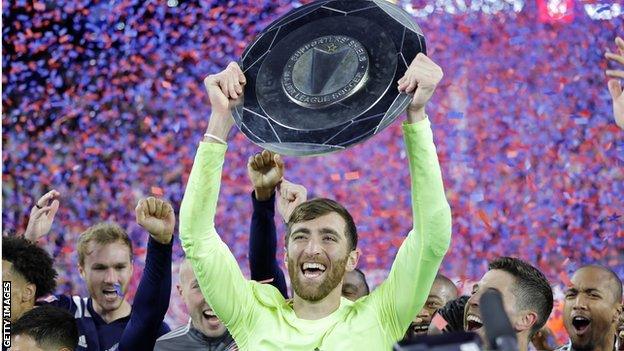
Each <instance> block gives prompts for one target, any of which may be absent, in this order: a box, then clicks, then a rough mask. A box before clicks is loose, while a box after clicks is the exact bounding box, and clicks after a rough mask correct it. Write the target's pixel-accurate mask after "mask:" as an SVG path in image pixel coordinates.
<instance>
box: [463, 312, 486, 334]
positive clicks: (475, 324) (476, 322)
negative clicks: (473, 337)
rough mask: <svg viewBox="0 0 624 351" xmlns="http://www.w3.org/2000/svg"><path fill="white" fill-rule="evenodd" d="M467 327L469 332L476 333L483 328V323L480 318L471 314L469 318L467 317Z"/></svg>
mask: <svg viewBox="0 0 624 351" xmlns="http://www.w3.org/2000/svg"><path fill="white" fill-rule="evenodd" d="M466 326H467V328H468V331H475V330H477V329H479V328H481V327H482V326H483V322H482V321H481V318H479V317H478V316H475V315H474V314H469V315H468V317H466Z"/></svg>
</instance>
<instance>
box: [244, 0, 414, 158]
mask: <svg viewBox="0 0 624 351" xmlns="http://www.w3.org/2000/svg"><path fill="white" fill-rule="evenodd" d="M425 50H426V48H425V38H424V36H423V33H422V31H421V29H420V27H418V25H417V24H416V23H414V21H413V20H412V18H411V17H410V16H409V14H407V13H406V12H405V11H403V10H402V9H401V8H399V7H397V6H396V5H393V4H391V3H389V2H387V1H386V0H368V1H367V0H332V1H317V2H313V3H311V4H308V5H305V6H302V7H300V8H297V9H295V10H293V11H291V12H289V13H288V14H286V15H285V16H283V17H282V18H280V19H279V20H277V21H275V22H274V23H272V24H271V25H270V26H269V27H268V28H266V29H265V30H264V31H263V32H262V33H261V34H260V35H259V36H258V38H256V39H255V40H254V42H253V43H252V44H251V45H249V47H248V48H247V49H246V50H245V52H244V53H243V57H242V59H241V62H240V66H241V68H242V70H243V72H244V73H245V77H246V79H247V84H246V86H245V94H244V103H243V104H240V105H238V106H237V107H236V108H235V110H234V114H233V115H234V120H235V121H236V124H237V125H238V127H239V129H240V130H241V131H242V132H243V133H244V134H245V135H246V136H247V137H248V138H249V139H250V140H251V141H252V142H254V143H256V144H258V145H259V146H261V147H263V148H265V149H268V150H271V151H274V152H277V153H280V154H284V155H293V156H306V155H319V154H324V153H328V152H333V151H338V150H343V149H345V148H347V147H349V146H350V145H353V144H356V143H358V142H361V141H364V140H366V139H368V138H370V137H371V136H373V135H375V134H376V133H378V132H379V131H381V130H383V129H384V128H386V127H387V126H388V125H390V123H392V121H394V119H396V117H397V116H398V115H399V114H400V113H401V112H403V110H404V109H405V108H406V107H407V105H408V104H409V102H410V99H411V97H410V96H409V95H407V94H405V93H399V92H398V90H397V84H396V82H397V80H398V79H399V78H401V77H402V76H403V74H404V73H405V71H406V70H407V67H408V66H409V64H410V62H411V60H412V59H413V58H414V57H415V56H416V55H417V54H418V53H419V52H423V53H426V51H425Z"/></svg>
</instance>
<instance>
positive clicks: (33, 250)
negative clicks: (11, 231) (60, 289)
mask: <svg viewBox="0 0 624 351" xmlns="http://www.w3.org/2000/svg"><path fill="white" fill-rule="evenodd" d="M2 260H4V261H8V262H11V263H12V264H13V268H12V270H13V271H14V272H17V273H19V274H20V275H21V276H22V277H24V279H26V281H28V282H29V283H32V284H35V287H36V291H35V299H37V298H40V297H42V296H45V295H48V294H50V293H52V292H53V291H54V289H55V288H56V271H55V270H54V267H53V264H54V261H53V260H52V258H51V257H50V255H48V253H47V252H46V251H45V250H44V249H42V248H40V247H39V246H37V245H35V244H33V243H31V242H30V241H28V240H26V239H24V238H22V237H16V236H3V237H2Z"/></svg>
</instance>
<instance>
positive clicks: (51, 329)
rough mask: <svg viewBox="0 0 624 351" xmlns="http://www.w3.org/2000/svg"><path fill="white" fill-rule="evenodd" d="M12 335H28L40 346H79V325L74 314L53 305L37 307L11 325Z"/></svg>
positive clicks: (74, 347) (72, 347)
mask: <svg viewBox="0 0 624 351" xmlns="http://www.w3.org/2000/svg"><path fill="white" fill-rule="evenodd" d="M11 334H12V335H14V336H15V335H21V334H23V335H28V336H30V337H31V338H33V339H34V340H35V342H36V343H37V345H38V346H39V347H50V348H52V347H53V348H61V347H67V348H69V349H70V350H75V349H76V347H77V346H78V326H77V325H76V320H75V319H74V316H73V315H72V314H71V313H69V312H67V311H66V310H64V309H61V308H58V307H54V306H51V305H43V306H40V307H35V308H33V309H32V310H30V311H28V312H26V313H24V315H23V316H22V317H21V318H20V319H18V320H17V322H15V323H13V324H12V325H11Z"/></svg>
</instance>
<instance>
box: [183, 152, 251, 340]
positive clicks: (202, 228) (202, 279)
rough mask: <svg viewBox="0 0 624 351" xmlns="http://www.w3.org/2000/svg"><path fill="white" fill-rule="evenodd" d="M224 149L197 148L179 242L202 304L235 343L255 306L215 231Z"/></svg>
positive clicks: (247, 327) (248, 286) (242, 336)
mask: <svg viewBox="0 0 624 351" xmlns="http://www.w3.org/2000/svg"><path fill="white" fill-rule="evenodd" d="M226 149H227V146H226V145H223V144H217V143H205V142H202V143H200V146H199V149H198V150H197V154H196V155H195V161H194V163H193V168H192V170H191V175H190V177H189V180H188V184H187V186H186V191H185V193H184V198H183V200H182V205H181V208H180V239H181V241H182V248H183V249H184V252H185V253H186V258H187V259H188V260H189V261H190V262H191V265H192V267H193V271H194V272H195V276H196V277H197V281H198V283H199V287H200V289H201V291H202V293H203V295H204V297H205V298H206V302H208V304H209V305H210V306H211V307H212V309H213V310H214V312H215V314H216V315H217V317H219V319H220V320H221V321H222V322H223V323H224V324H225V326H226V327H227V328H228V330H229V331H230V333H231V334H232V335H233V336H234V337H235V338H236V340H237V342H238V341H239V340H241V341H243V340H245V335H246V333H247V332H248V331H249V330H251V329H252V328H251V326H253V323H254V317H255V315H256V314H255V309H254V307H255V306H256V305H255V303H254V302H255V299H254V296H253V290H252V287H251V284H250V282H249V281H247V280H246V279H245V277H244V276H243V274H242V272H241V270H240V268H239V266H238V263H237V261H236V259H235V257H234V255H232V253H231V252H230V250H229V249H228V247H227V246H226V245H225V243H224V242H223V241H222V240H221V238H220V237H219V235H218V234H217V232H216V230H215V224H214V217H215V213H216V210H217V198H218V195H219V188H220V186H221V172H222V169H223V162H224V157H225V151H226Z"/></svg>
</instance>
